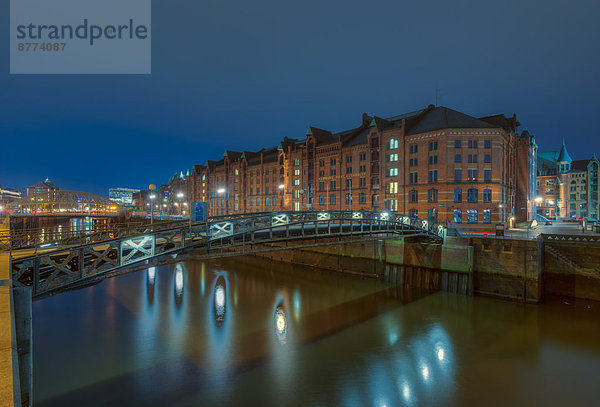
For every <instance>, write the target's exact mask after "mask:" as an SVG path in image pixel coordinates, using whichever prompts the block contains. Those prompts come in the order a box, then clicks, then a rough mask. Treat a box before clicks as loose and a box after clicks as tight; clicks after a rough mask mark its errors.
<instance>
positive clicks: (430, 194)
mask: <svg viewBox="0 0 600 407" xmlns="http://www.w3.org/2000/svg"><path fill="white" fill-rule="evenodd" d="M437 201H438V190H437V189H434V188H432V189H430V190H429V191H427V202H437Z"/></svg>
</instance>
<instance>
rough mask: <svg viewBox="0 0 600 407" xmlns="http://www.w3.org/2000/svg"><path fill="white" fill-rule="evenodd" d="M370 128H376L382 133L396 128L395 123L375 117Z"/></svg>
mask: <svg viewBox="0 0 600 407" xmlns="http://www.w3.org/2000/svg"><path fill="white" fill-rule="evenodd" d="M369 127H376V128H377V130H380V131H381V130H385V129H387V128H390V127H394V123H392V122H390V121H388V120H386V119H382V118H381V117H377V116H373V119H372V120H371V123H369Z"/></svg>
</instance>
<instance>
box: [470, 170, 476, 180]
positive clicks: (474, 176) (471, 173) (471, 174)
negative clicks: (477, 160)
mask: <svg viewBox="0 0 600 407" xmlns="http://www.w3.org/2000/svg"><path fill="white" fill-rule="evenodd" d="M469 181H477V170H469Z"/></svg>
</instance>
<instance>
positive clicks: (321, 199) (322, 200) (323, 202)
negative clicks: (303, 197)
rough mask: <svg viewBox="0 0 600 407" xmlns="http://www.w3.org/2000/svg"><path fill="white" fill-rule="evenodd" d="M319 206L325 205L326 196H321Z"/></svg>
mask: <svg viewBox="0 0 600 407" xmlns="http://www.w3.org/2000/svg"><path fill="white" fill-rule="evenodd" d="M319 204H320V205H325V195H319Z"/></svg>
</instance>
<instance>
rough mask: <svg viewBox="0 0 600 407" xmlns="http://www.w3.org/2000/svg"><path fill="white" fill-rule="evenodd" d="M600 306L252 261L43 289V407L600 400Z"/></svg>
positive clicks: (37, 358)
mask: <svg viewBox="0 0 600 407" xmlns="http://www.w3.org/2000/svg"><path fill="white" fill-rule="evenodd" d="M599 381H600V304H598V303H593V302H577V301H572V300H568V301H565V300H562V299H557V298H550V299H548V300H546V301H545V303H544V304H541V305H538V306H531V305H529V306H525V305H522V304H514V303H509V302H503V301H496V300H492V299H488V298H480V297H465V296H459V295H454V294H447V293H427V292H424V291H421V290H409V289H404V290H402V289H396V288H393V289H392V288H389V287H387V286H386V285H385V284H384V283H382V282H379V281H375V280H371V279H361V278H358V277H354V276H347V275H340V274H334V273H327V272H321V271H316V270H312V269H307V268H304V267H295V266H294V267H292V266H289V265H286V264H280V263H270V262H259V261H257V260H252V259H242V260H218V261H211V262H199V261H195V262H182V263H178V264H174V265H168V266H161V267H153V268H150V269H148V270H146V271H143V272H137V273H132V274H128V275H124V276H121V277H118V278H113V279H110V280H106V281H104V282H103V283H101V284H99V285H96V286H94V287H90V288H86V289H81V290H78V291H74V292H70V293H65V294H60V295H58V296H56V297H54V298H48V299H45V300H42V301H38V302H35V303H34V400H35V402H36V403H35V404H36V406H138V405H139V406H142V405H143V406H200V405H206V406H223V405H227V406H229V405H231V406H241V405H248V406H250V405H267V406H288V405H314V406H396V405H408V406H414V405H539V404H545V405H556V406H562V405H598V403H599V402H598V398H599V397H600V386H599Z"/></svg>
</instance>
